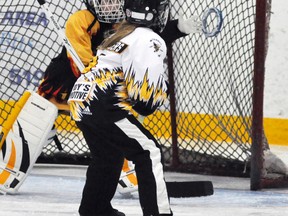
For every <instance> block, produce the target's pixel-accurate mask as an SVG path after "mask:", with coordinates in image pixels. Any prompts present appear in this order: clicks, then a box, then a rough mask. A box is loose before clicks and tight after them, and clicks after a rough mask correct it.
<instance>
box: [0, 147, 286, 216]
mask: <svg viewBox="0 0 288 216" xmlns="http://www.w3.org/2000/svg"><path fill="white" fill-rule="evenodd" d="M282 153H283V155H282V157H283V158H284V157H285V159H287V158H288V151H284V152H283V151H282ZM284 153H285V154H284ZM85 172H86V166H51V165H49V166H46V165H37V166H36V167H34V168H33V170H32V173H31V175H30V176H28V177H27V179H26V180H25V182H24V183H23V185H22V186H21V187H20V189H19V193H18V194H15V195H0V216H31V215H34V216H68V215H69V216H77V215H78V213H77V210H78V206H79V202H80V199H81V193H82V188H83V185H84V181H85ZM166 179H167V180H168V181H181V180H183V181H202V180H203V181H212V183H213V185H214V194H213V195H211V196H206V197H193V198H171V206H172V210H173V212H174V216H287V215H288V188H284V189H283V188H281V189H264V190H261V191H250V189H249V188H250V180H249V178H231V177H219V176H203V175H192V174H179V173H166ZM113 206H114V208H117V209H119V210H120V211H123V212H125V213H126V215H127V216H141V215H142V214H141V209H140V206H139V202H138V196H137V193H136V194H133V196H131V197H123V196H122V195H121V194H119V193H116V195H115V198H114V200H113Z"/></svg>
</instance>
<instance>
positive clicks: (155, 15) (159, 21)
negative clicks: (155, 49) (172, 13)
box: [124, 0, 169, 32]
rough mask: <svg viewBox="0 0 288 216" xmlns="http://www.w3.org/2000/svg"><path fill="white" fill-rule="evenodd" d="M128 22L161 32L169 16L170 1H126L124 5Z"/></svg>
mask: <svg viewBox="0 0 288 216" xmlns="http://www.w3.org/2000/svg"><path fill="white" fill-rule="evenodd" d="M124 12H125V14H126V20H127V21H128V22H130V23H135V24H139V25H141V26H147V27H150V28H152V29H153V30H154V31H156V32H161V31H162V30H163V29H164V27H165V26H166V23H167V20H168V16H169V1H168V0H126V1H125V5H124Z"/></svg>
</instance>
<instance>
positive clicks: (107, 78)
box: [69, 27, 167, 121]
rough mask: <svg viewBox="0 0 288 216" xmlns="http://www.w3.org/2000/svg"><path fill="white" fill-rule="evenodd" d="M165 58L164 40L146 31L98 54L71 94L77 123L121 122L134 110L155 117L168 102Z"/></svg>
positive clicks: (140, 31) (70, 99) (72, 110)
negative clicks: (96, 121) (84, 119)
mask: <svg viewBox="0 0 288 216" xmlns="http://www.w3.org/2000/svg"><path fill="white" fill-rule="evenodd" d="M165 56H166V45H165V42H164V40H163V39H162V38H161V37H160V36H159V35H158V34H156V33H154V32H153V31H152V30H151V29H149V28H145V27H138V28H136V29H135V30H134V31H133V32H132V33H131V34H129V35H128V36H126V37H124V38H123V39H121V40H120V41H118V42H117V43H115V44H114V45H113V46H111V47H108V48H107V49H105V50H98V51H97V56H96V57H95V58H94V61H93V62H92V63H90V67H88V68H86V71H85V73H84V74H82V75H81V76H80V78H78V80H77V82H76V83H75V85H74V87H73V90H72V92H71V94H70V98H69V104H70V109H71V115H72V117H73V119H74V120H76V121H81V120H82V119H83V118H91V117H93V118H96V119H97V120H104V121H107V120H108V121H109V120H111V121H117V120H119V119H122V118H123V117H125V115H127V114H128V113H129V112H130V111H131V110H132V109H134V110H135V111H136V112H138V113H139V114H141V115H145V116H147V115H149V114H151V113H153V112H154V111H155V109H157V107H159V106H160V105H162V104H163V102H164V101H165V100H166V99H167V84H166V82H165V79H164V65H163V64H164V58H165Z"/></svg>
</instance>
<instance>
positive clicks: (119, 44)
mask: <svg viewBox="0 0 288 216" xmlns="http://www.w3.org/2000/svg"><path fill="white" fill-rule="evenodd" d="M127 47H128V45H127V44H125V43H122V42H120V41H119V42H117V43H116V44H114V45H112V46H111V47H108V48H107V49H108V50H109V51H112V52H116V53H119V54H120V53H122V52H123V51H124V50H125V49H126V48H127Z"/></svg>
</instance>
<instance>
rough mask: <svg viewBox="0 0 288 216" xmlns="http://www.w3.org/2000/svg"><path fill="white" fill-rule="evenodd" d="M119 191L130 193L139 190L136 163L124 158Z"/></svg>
mask: <svg viewBox="0 0 288 216" xmlns="http://www.w3.org/2000/svg"><path fill="white" fill-rule="evenodd" d="M117 191H118V192H119V193H120V194H130V193H133V192H135V191H138V181H137V177H136V172H135V170H134V164H133V163H132V162H130V161H128V160H126V159H125V160H124V164H123V167H122V172H121V176H120V179H119V181H118V188H117Z"/></svg>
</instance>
